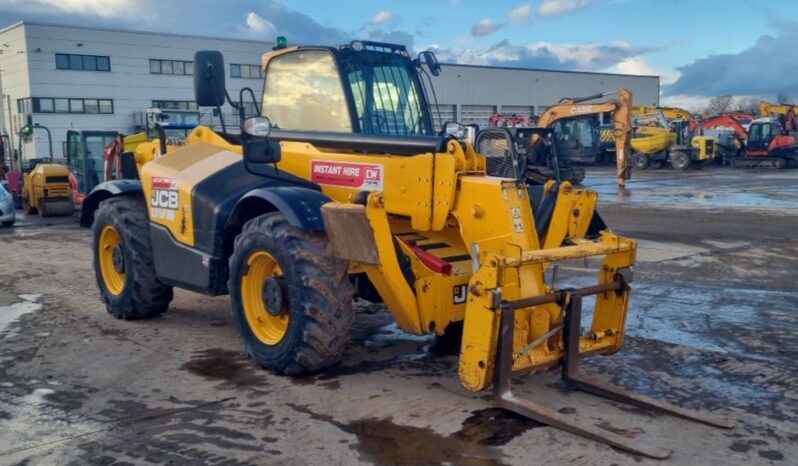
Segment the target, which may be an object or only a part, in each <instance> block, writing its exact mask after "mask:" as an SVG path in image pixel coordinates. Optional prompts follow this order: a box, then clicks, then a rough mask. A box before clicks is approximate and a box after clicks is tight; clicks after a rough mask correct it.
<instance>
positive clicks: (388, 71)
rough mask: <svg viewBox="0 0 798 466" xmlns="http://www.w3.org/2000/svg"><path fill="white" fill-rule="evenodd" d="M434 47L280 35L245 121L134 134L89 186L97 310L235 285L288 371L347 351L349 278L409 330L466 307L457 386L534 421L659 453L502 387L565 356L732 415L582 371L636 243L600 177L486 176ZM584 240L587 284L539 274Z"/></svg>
mask: <svg viewBox="0 0 798 466" xmlns="http://www.w3.org/2000/svg"><path fill="white" fill-rule="evenodd" d="M278 44H279V42H278ZM436 64H437V62H436V60H435V59H434V55H432V53H430V52H422V53H421V54H420V56H419V58H416V59H412V58H411V57H410V55H409V53H408V52H407V50H406V49H405V48H404V47H403V46H397V45H392V44H384V43H373V42H363V41H355V42H352V43H351V44H347V45H342V46H338V47H323V46H292V47H285V46H280V45H278V46H277V47H276V49H275V50H273V51H271V52H269V53H266V54H265V55H264V56H263V67H264V70H265V85H264V88H263V89H264V93H263V101H262V103H261V104H260V108H261V110H262V115H264V116H255V117H251V118H246V119H244V121H243V123H242V125H241V128H240V133H232V132H228V131H227V130H226V128H224V127H223V128H222V130H221V131H220V132H215V131H213V130H212V129H210V128H208V127H204V126H200V127H197V128H196V129H195V130H194V131H193V132H192V134H191V135H189V137H188V145H186V146H184V147H181V148H178V149H176V150H174V151H171V152H168V153H166V154H165V155H159V152H160V151H159V150H158V149H157V148H156V142H155V141H154V142H153V143H150V144H151V145H152V147H149V149H148V148H147V147H146V144H144V145H142V146H139V150H138V153H137V161H138V162H139V163H140V164H141V165H140V166H139V170H138V175H139V176H138V177H137V178H138V179H132V180H114V181H111V182H107V183H104V184H101V185H99V186H98V187H97V188H95V190H94V191H93V192H92V193H91V194H90V195H89V196H88V197H87V198H86V200H85V201H84V203H83V209H82V214H81V215H82V218H81V223H82V225H84V226H87V227H88V226H92V228H93V246H92V249H93V260H94V270H95V274H96V278H97V285H98V287H99V290H100V294H101V296H102V300H103V301H104V302H105V304H106V307H107V310H108V312H110V313H111V314H113V315H114V316H116V317H118V318H123V319H136V318H148V317H153V316H156V315H159V314H161V313H163V312H164V311H166V310H167V308H168V306H169V303H170V301H171V299H172V294H173V292H172V289H173V287H175V286H176V287H180V288H185V289H189V290H193V291H197V292H201V293H206V294H209V295H220V294H227V293H229V294H230V297H231V305H232V308H233V315H234V318H235V321H236V325H237V328H238V331H239V333H240V335H241V337H242V339H243V342H244V345H245V347H246V351H247V353H248V354H249V355H250V356H251V357H252V358H253V359H255V360H256V361H257V362H258V363H259V364H260V365H262V366H263V367H265V368H266V369H269V370H271V371H274V372H276V373H280V374H288V375H299V374H305V373H308V372H313V371H318V370H322V369H324V368H326V367H328V366H330V365H331V364H334V363H335V362H337V361H338V360H339V359H340V358H341V357H342V354H343V352H344V350H345V348H346V346H347V339H348V338H347V335H348V331H349V328H350V325H351V324H352V322H353V319H354V315H353V311H352V306H351V300H352V296H353V293H358V294H359V295H367V294H368V295H369V296H371V298H370V299H381V300H382V301H384V302H385V304H386V305H387V307H388V308H389V310H390V312H391V313H392V314H393V316H394V317H395V319H396V322H397V323H398V325H399V326H400V327H401V328H402V329H403V330H404V331H406V332H410V333H413V334H430V333H432V334H439V335H441V334H443V333H444V332H447V331H452V329H453V327H454V326H455V325H454V324H457V323H462V328H463V330H462V332H463V334H462V346H461V352H460V356H459V375H460V380H461V382H462V384H463V386H464V387H465V388H466V389H468V390H475V391H476V390H484V389H487V388H488V387H490V386H491V385H493V387H494V393H495V400H496V402H497V403H498V405H500V406H501V407H504V408H506V409H509V410H512V411H515V412H518V413H521V414H523V415H526V416H529V417H531V418H533V419H535V420H537V421H540V422H544V423H547V424H550V425H553V426H556V427H558V428H561V429H564V430H567V431H569V432H573V433H576V434H578V435H583V436H586V437H589V438H592V439H596V440H598V441H600V442H604V443H607V444H609V445H612V446H615V447H617V448H620V449H624V450H627V451H631V452H634V453H637V454H641V455H645V456H650V457H654V458H664V457H667V456H668V454H669V452H668V451H667V450H664V449H661V448H649V447H645V446H641V445H638V443H637V442H636V441H634V440H631V439H629V438H627V437H624V436H622V435H618V434H615V433H613V432H609V431H607V430H605V429H601V428H599V427H595V426H593V425H592V424H584V423H581V422H578V421H577V419H576V418H574V417H573V416H571V415H568V414H562V413H560V412H557V411H554V410H552V409H549V408H547V407H545V406H543V405H541V404H539V403H538V402H534V401H531V400H524V399H521V398H519V397H517V396H514V395H513V393H512V392H511V390H510V379H511V377H512V376H513V375H517V374H520V373H529V372H539V371H543V370H547V369H552V368H555V367H558V366H562V367H563V372H562V375H563V379H564V380H565V382H566V383H567V384H568V385H569V386H572V387H576V388H579V389H582V390H585V391H588V392H592V393H597V394H599V395H601V396H606V397H610V398H612V399H615V400H619V401H623V402H626V403H631V404H635V405H638V406H642V407H646V408H650V409H656V410H660V411H664V412H668V413H671V414H675V415H677V416H682V417H685V418H689V419H693V420H697V421H700V422H704V423H707V424H711V425H717V426H722V427H729V424H728V423H727V422H726V421H723V420H715V419H711V418H709V417H707V416H705V415H701V414H698V413H695V412H690V411H685V410H683V409H681V408H678V407H675V406H670V405H667V404H664V403H661V402H658V401H654V400H650V399H647V398H644V397H642V396H640V395H636V394H632V393H629V392H626V391H624V390H622V389H620V388H617V387H613V386H610V385H608V384H606V383H604V382H599V381H597V380H593V379H591V378H588V377H586V376H584V375H581V374H580V373H579V371H578V364H579V359H580V358H581V357H584V356H586V355H597V354H605V355H606V354H612V353H614V352H616V351H618V350H619V349H620V348H621V346H622V344H623V340H624V330H625V322H626V315H627V308H628V304H629V296H630V293H631V285H630V283H631V281H632V266H633V264H634V262H635V254H636V248H637V244H636V242H635V241H634V240H632V239H629V238H625V237H623V236H620V235H618V234H615V233H613V232H612V231H610V230H609V229H608V228H607V227H606V226H605V225H604V224H603V222H601V219H600V217H599V216H598V215H597V214H596V201H597V195H596V193H595V192H592V191H589V190H587V189H581V188H576V187H574V186H572V185H571V184H570V183H568V182H559V183H558V182H555V181H551V182H549V183H547V184H546V185H545V187H539V189H538V191H537V192H533V190H531V189H530V188H528V187H527V186H526V184H525V182H524V181H523V180H518V179H512V178H500V177H492V176H487V175H486V173H485V168H486V163H485V157H484V156H482V155H480V154H478V153H476V152H475V151H474V149H473V147H472V145H471V144H470V143H469V142H467V141H465V140H459V139H457V138H454V137H451V136H448V135H436V134H435V132H434V126H433V122H432V116H431V113H430V111H429V108H430V105H429V102H428V100H427V95H426V92H425V89H424V86H423V84H422V81H421V75H422V73H420V71H419V70H420V69H423V67H427V68H428V69H429V70H430V71H433V73H434V72H436V71H435V70H436V69H439V68H437V65H436ZM195 70H196V71H195V95H196V101H197V102H198V104H199V105H200V106H209V107H215V108H217V109H219V108H220V107H221V105H223V104H224V102H225V101H226V100H227V101H228V102H229V101H230V98H229V97H226V91H225V87H224V86H225V79H224V76H225V67H224V63H223V59H222V55H221V53H219V52H208V51H205V52H197V54H196V56H195ZM253 100H254V97H253ZM231 104H232V105H234V106H235V104H234V103H233V102H231ZM242 112H243V110H242ZM266 116H268V118H267V117H266ZM621 159H623V157H621ZM587 257H594V258H597V259H598V262H600V266H599V267H598V270H597V271H596V273H597V276H596V278H597V283H596V284H594V285H592V286H587V287H577V288H556V287H555V286H554V285H553V284H552V283H550V282H547V280H546V276H547V274H546V272H547V271H550V270H551V268H552V267H553V266H555V265H556V264H559V263H562V262H563V261H567V260H570V259H583V258H587ZM375 289H376V292H377V293H374V292H373V290H375ZM369 290H370V291H371V292H370V293H368V291H369ZM588 297H591V299H592V297H594V298H595V307H594V312H593V317H592V324H590V325H589V330H588V331H586V332H582V331H581V330H580V329H581V324H582V322H581V320H582V319H581V312H582V304H583V299H585V298H588Z"/></svg>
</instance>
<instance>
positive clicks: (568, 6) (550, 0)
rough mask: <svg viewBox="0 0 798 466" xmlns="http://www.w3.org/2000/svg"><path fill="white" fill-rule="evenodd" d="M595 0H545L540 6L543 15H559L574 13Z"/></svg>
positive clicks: (539, 11)
mask: <svg viewBox="0 0 798 466" xmlns="http://www.w3.org/2000/svg"><path fill="white" fill-rule="evenodd" d="M593 1H594V0H543V3H542V4H541V5H540V7H539V8H538V13H540V14H541V15H542V16H559V15H562V14H565V13H572V12H574V11H577V10H581V9H582V8H584V7H586V6H588V5H590V4H591V3H593Z"/></svg>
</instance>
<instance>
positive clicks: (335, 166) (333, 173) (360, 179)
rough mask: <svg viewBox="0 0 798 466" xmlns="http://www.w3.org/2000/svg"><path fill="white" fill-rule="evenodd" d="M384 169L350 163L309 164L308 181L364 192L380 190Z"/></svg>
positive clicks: (373, 164) (318, 162)
mask: <svg viewBox="0 0 798 466" xmlns="http://www.w3.org/2000/svg"><path fill="white" fill-rule="evenodd" d="M384 171H385V170H384V167H383V165H382V164H377V163H350V162H336V161H332V160H313V161H311V162H310V180H311V181H313V182H314V183H319V184H326V185H331V186H344V187H347V188H361V189H364V190H381V189H382V186H383V178H384Z"/></svg>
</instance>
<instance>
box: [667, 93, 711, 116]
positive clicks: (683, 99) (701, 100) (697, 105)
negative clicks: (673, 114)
mask: <svg viewBox="0 0 798 466" xmlns="http://www.w3.org/2000/svg"><path fill="white" fill-rule="evenodd" d="M710 98H711V97H700V96H695V95H671V96H668V97H663V98H662V99H661V101H660V105H662V106H664V107H678V108H683V109H685V110H689V111H691V112H697V111H700V110H704V109H705V108H707V106H708V105H709V100H710Z"/></svg>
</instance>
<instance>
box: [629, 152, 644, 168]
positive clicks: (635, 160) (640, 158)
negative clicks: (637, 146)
mask: <svg viewBox="0 0 798 466" xmlns="http://www.w3.org/2000/svg"><path fill="white" fill-rule="evenodd" d="M632 168H634V169H635V170H645V169H646V168H648V155H646V154H644V153H642V152H638V153H636V154H632Z"/></svg>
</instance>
